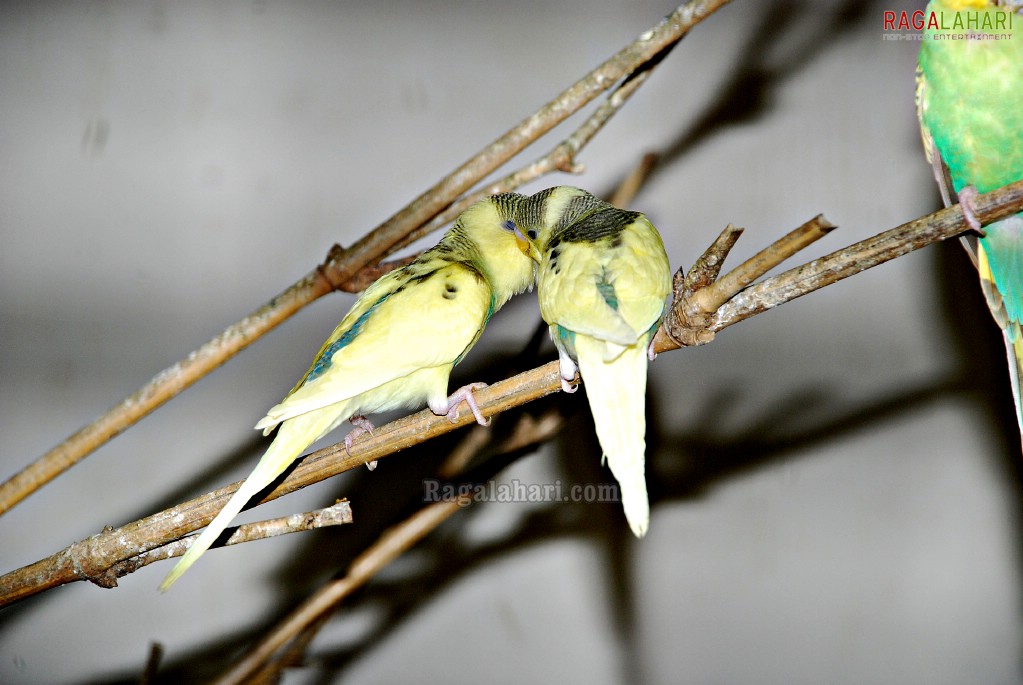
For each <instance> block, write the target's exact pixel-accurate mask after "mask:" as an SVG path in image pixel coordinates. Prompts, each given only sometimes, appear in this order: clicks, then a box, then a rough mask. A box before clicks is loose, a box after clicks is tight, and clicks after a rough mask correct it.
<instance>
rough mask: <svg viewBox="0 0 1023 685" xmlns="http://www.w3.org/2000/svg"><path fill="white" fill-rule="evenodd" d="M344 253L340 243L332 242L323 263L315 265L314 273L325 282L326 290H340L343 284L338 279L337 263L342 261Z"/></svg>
mask: <svg viewBox="0 0 1023 685" xmlns="http://www.w3.org/2000/svg"><path fill="white" fill-rule="evenodd" d="M344 255H345V248H343V247H341V243H334V244H333V245H331V247H330V250H328V251H327V256H326V257H325V258H324V260H323V263H321V264H317V265H316V273H317V274H319V276H320V278H322V279H323V282H324V283H326V284H327V287H328V290H327V292H332V291H334V290H340V289H341V288H342V286H344V281H342V280H341V279H340V275H339V274H338V272H337V265H338V264H339V263H340V262H341V261H342V259H343V257H344Z"/></svg>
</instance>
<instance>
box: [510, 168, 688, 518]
mask: <svg viewBox="0 0 1023 685" xmlns="http://www.w3.org/2000/svg"><path fill="white" fill-rule="evenodd" d="M518 216H519V220H518V224H519V226H520V228H521V229H522V230H524V231H526V232H527V235H529V237H530V238H532V239H533V240H534V243H535V244H536V247H537V249H538V251H539V253H540V256H541V257H542V261H541V263H540V269H539V272H538V274H537V287H538V294H539V298H540V312H541V314H542V315H543V318H544V321H546V322H547V324H548V325H549V326H550V334H551V338H552V339H553V340H554V344H555V346H557V348H558V354H559V359H560V362H561V378H562V381H561V385H562V388H563V389H564V390H565V391H566V392H574V391H575V388H574V387H573V386H572V385H571V384H570V383H569V381H571V380H572V379H573V378H575V373H576V369H577V368H578V371H579V374H580V375H581V376H582V380H583V384H584V385H585V386H586V396H587V399H588V400H589V404H590V411H591V412H592V413H593V422H594V425H595V426H596V429H597V438H598V439H599V440H600V446H601V449H602V450H603V452H604V457H605V458H606V459H607V463H608V466H609V467H610V468H611V473H613V474H614V477H615V478H616V479H617V480H618V484H619V486H620V488H621V497H622V506H623V508H624V509H625V517H626V519H627V520H628V522H629V526H630V528H632V532H633V533H635V534H636V536H637V537H642V536H643V535H645V534H646V531H647V527H648V525H649V522H650V505H649V503H648V501H647V491H646V474H645V462H646V401H645V397H646V372H647V361H648V359H653V350H652V348H651V347H650V342H651V339H652V338H653V335H654V333H655V331H656V330H657V327H658V326H659V325H660V323H661V319H662V318H663V316H664V304H665V298H666V297H667V295H668V293H669V291H670V289H671V267H670V265H669V262H668V256H667V254H665V251H664V244H663V243H662V242H661V236H660V234H658V232H657V229H656V228H654V226H653V224H651V223H650V222H649V221H648V220H647V218H646V217H645V216H644V215H643V214H641V213H639V212H629V211H625V210H622V209H618V208H617V207H615V206H614V205H612V204H610V203H608V202H604V201H603V200H600V199H598V198H596V197H594V196H593V195H591V194H590V193H587V192H586V191H584V190H580V189H579V188H572V187H570V186H559V187H556V188H549V189H547V190H544V191H541V192H539V193H537V194H535V195H532V196H530V197H529V198H527V199H526V200H525V201H524V202H522V203H521V205H520V207H519V215H518Z"/></svg>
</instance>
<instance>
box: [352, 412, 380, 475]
mask: <svg viewBox="0 0 1023 685" xmlns="http://www.w3.org/2000/svg"><path fill="white" fill-rule="evenodd" d="M348 420H349V421H350V422H351V424H352V425H353V426H355V428H353V429H352V430H351V432H349V433H348V435H346V436H345V452H347V453H348V456H349V457H350V456H352V443H353V442H354V441H355V438H357V437H358V436H360V435H362V434H363V433H369V434H370V435H373V429H374V428H375V426H374V425H373V424H372V423H370V420H369V419H367V418H366V417H365V416H362V415H361V414H356V415H354V416H352V417H351V418H350V419H348ZM376 467H377V462H376V459H374V460H373V461H370V462H366V468H368V469H369V470H370V471H372V470H373V469H375V468H376Z"/></svg>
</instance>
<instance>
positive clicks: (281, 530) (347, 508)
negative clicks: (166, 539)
mask: <svg viewBox="0 0 1023 685" xmlns="http://www.w3.org/2000/svg"><path fill="white" fill-rule="evenodd" d="M353 520H354V519H353V518H352V505H351V503H350V502H348V500H338V501H337V502H335V503H334V504H332V505H330V506H329V507H324V508H323V509H315V510H313V511H307V512H305V513H302V514H291V515H290V516H282V517H280V518H275V519H268V520H266V521H256V522H255V523H245V524H242V525H240V526H234V527H232V528H228V529H227V531H229V535H228V538H227V539H226V540H225V541H224V542H223V544H222V545H218V546H223V547H228V546H230V545H238V544H241V543H243V542H252V541H254V540H264V539H266V538H273V537H277V536H279V535H288V534H290V533H301V532H302V531H306V530H315V529H317V528H327V527H329V526H340V525H344V524H346V523H352V521H353ZM197 537H199V535H198V534H195V535H188V536H186V537H183V538H181V539H178V540H175V541H174V542H170V543H168V544H166V545H161V546H160V547H155V548H153V549H151V550H149V551H148V552H143V553H142V554H139V555H136V556H134V557H129V558H128V559H125V560H124V561H121V562H119V563H117V564H114V565H113V566H112V567H111V571H112V575H113V577H114V578H122V577H124V576H126V575H128V574H129V573H133V572H134V571H137V570H138V569H140V568H143V567H145V566H149V565H150V564H152V563H153V562H155V561H162V560H164V559H172V558H174V557H180V556H181V555H182V554H184V553H185V552H186V551H188V548H189V547H191V546H192V542H194V541H195V539H196V538H197ZM108 575H110V574H108ZM115 584H116V582H115Z"/></svg>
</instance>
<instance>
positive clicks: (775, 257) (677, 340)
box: [654, 214, 835, 352]
mask: <svg viewBox="0 0 1023 685" xmlns="http://www.w3.org/2000/svg"><path fill="white" fill-rule="evenodd" d="M834 228H835V225H834V224H832V223H831V222H830V221H828V220H827V219H825V218H824V216H822V215H820V214H818V215H817V216H815V217H814V218H812V219H810V220H809V221H807V222H806V223H804V224H803V225H802V226H800V227H799V228H797V229H795V230H793V231H791V232H789V233H788V234H786V235H785V236H783V237H782V238H779V239H778V240H776V241H775V242H773V243H772V244H771V245H769V246H767V247H766V248H764V249H763V250H761V251H760V252H758V253H757V254H755V255H753V256H752V257H750V258H749V259H747V260H746V261H745V262H743V263H742V264H740V265H739V266H737V267H735V268H734V269H732V270H731V271H729V272H728V273H727V274H725V275H724V276H723V277H721V278H720V279H719V278H718V274H720V273H721V267H722V265H723V264H724V262H725V258H726V257H727V256H728V253H729V252H730V251H731V249H732V247H734V246H735V243H736V241H737V240H739V236H740V235H742V231H743V229H741V228H738V227H736V226H733V225H732V224H728V225H727V226H725V229H724V230H723V231H721V233H720V235H718V237H717V238H716V239H715V240H714V242H713V243H712V244H711V246H710V247H708V248H707V251H706V252H704V253H703V255H701V256H700V258H699V259H697V260H696V264H694V265H693V268H692V269H690V270H689V273H687V274H685V275H683V273H682V270H681V269H680V270H679V271H678V273H676V274H675V278H674V281H673V286H672V293H673V296H674V299H673V303H672V306H671V308H670V309H669V311H668V314H667V315H666V316H665V317H664V325H663V326H662V331H663V335H662V331H658V332H657V336H656V337H655V339H654V350H655V351H657V352H661V351H664V350H668V349H673V348H675V347H683V346H686V347H692V346H694V345H704V344H706V343H709V342H710V341H711V340H713V339H714V334H715V332H716V331H717V330H720V329H721V328H722V327H723V326H721V322H720V321H719V318H718V310H719V309H720V308H721V307H722V306H723V305H724V304H725V303H727V302H729V301H730V300H732V299H733V298H734V297H735V296H736V295H738V294H739V293H741V292H742V291H743V290H745V289H746V287H747V286H749V285H750V284H751V283H753V281H755V280H756V279H758V278H760V277H761V276H763V275H764V274H766V273H767V272H768V271H770V270H771V269H773V268H774V267H776V266H778V265H779V264H781V263H782V262H783V261H784V260H786V259H788V258H789V257H791V256H792V255H794V254H795V253H796V252H798V251H799V250H801V249H803V248H804V247H806V246H807V245H809V244H811V243H813V242H814V241H816V240H818V239H820V238H821V237H823V236H824V235H826V234H827V233H828V232H829V231H831V230H833V229H834ZM665 338H667V340H665Z"/></svg>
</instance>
